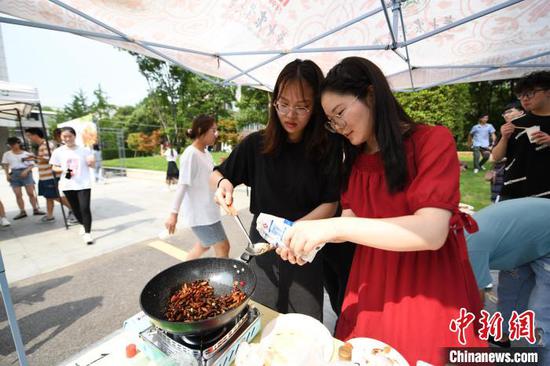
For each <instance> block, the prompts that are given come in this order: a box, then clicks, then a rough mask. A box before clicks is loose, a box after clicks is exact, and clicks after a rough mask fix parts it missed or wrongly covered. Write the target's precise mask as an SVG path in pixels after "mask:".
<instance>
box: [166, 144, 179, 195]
mask: <svg viewBox="0 0 550 366" xmlns="http://www.w3.org/2000/svg"><path fill="white" fill-rule="evenodd" d="M165 146H166V148H165V150H164V152H163V153H162V155H163V156H164V158H165V159H166V161H167V162H168V167H167V168H166V184H167V185H168V190H170V188H171V187H172V185H173V184H177V183H178V178H179V174H180V172H179V170H178V165H177V164H176V161H178V152H177V151H176V149H174V148H173V147H172V144H170V143H169V142H167V143H166V145H165Z"/></svg>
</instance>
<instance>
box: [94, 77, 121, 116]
mask: <svg viewBox="0 0 550 366" xmlns="http://www.w3.org/2000/svg"><path fill="white" fill-rule="evenodd" d="M94 97H95V101H94V102H93V103H92V105H91V106H90V110H91V112H92V113H94V114H95V115H96V116H97V118H98V119H106V118H109V117H110V115H111V113H112V112H114V111H115V109H116V107H115V106H114V105H113V104H110V103H109V101H108V97H107V94H105V92H104V91H103V89H101V85H98V86H97V89H96V90H94Z"/></svg>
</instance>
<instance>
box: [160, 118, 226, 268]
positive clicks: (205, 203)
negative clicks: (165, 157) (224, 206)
mask: <svg viewBox="0 0 550 366" xmlns="http://www.w3.org/2000/svg"><path fill="white" fill-rule="evenodd" d="M187 136H188V137H189V138H192V139H193V143H192V144H191V145H189V146H188V147H187V148H186V149H185V151H184V152H183V154H182V155H181V158H180V168H181V169H180V177H179V181H178V186H177V191H176V198H175V200H174V205H173V208H172V213H171V214H170V217H169V218H168V220H166V223H165V226H166V229H168V233H169V234H173V233H174V230H175V228H176V224H177V222H178V214H179V213H180V212H181V214H182V215H183V217H184V223H185V224H186V225H187V226H190V227H191V230H192V231H193V233H194V234H195V235H196V236H197V237H198V238H199V242H197V243H195V245H194V246H193V249H191V251H190V252H189V254H188V255H187V260H191V259H195V258H199V257H200V256H201V255H203V254H204V253H206V252H207V251H208V249H209V248H210V247H213V248H214V252H215V253H216V257H219V258H227V257H228V255H229V241H228V240H227V236H226V235H225V231H224V229H223V226H222V223H221V215H220V209H219V208H218V206H217V205H216V204H215V203H214V201H213V200H212V196H213V193H214V192H213V191H211V190H210V187H209V185H208V180H209V178H210V173H212V169H213V168H214V160H213V159H212V155H210V152H208V146H212V145H213V144H214V143H215V142H216V138H217V137H218V129H217V126H216V121H215V120H214V118H212V117H210V116H205V115H201V116H198V117H196V118H195V119H194V120H193V126H192V128H191V129H190V130H188V131H187Z"/></svg>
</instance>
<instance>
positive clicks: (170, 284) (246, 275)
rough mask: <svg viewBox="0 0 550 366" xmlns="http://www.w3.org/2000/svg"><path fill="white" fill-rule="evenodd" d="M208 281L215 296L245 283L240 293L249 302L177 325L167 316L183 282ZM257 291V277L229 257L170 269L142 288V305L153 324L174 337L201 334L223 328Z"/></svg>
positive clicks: (241, 263) (185, 263)
mask: <svg viewBox="0 0 550 366" xmlns="http://www.w3.org/2000/svg"><path fill="white" fill-rule="evenodd" d="M196 280H208V281H209V282H210V285H211V286H212V287H213V288H214V293H215V294H216V295H217V296H219V295H225V294H228V293H230V292H231V290H232V288H233V282H234V281H239V282H241V281H242V282H243V286H241V287H240V288H241V290H242V291H243V292H244V293H245V294H246V299H245V300H244V301H243V302H242V303H241V304H240V305H239V306H237V307H235V308H233V309H231V310H229V311H226V312H225V313H223V314H220V315H217V316H214V317H212V318H208V319H204V320H198V321H192V322H175V321H169V320H167V319H166V317H165V315H164V314H165V312H166V307H167V304H168V299H169V297H170V295H172V294H173V293H174V292H175V291H176V290H177V289H178V288H180V286H181V285H182V284H183V283H184V282H192V281H196ZM255 288H256V275H255V274H254V272H253V271H252V269H251V268H250V267H249V266H248V265H247V264H246V263H243V262H242V261H239V260H235V259H228V258H201V259H194V260H191V261H188V262H183V263H180V264H176V265H175V266H173V267H170V268H168V269H166V270H164V271H162V272H160V273H159V274H158V275H156V276H155V277H153V279H151V280H150V281H149V282H148V283H147V285H145V287H144V288H143V291H142V292H141V296H140V305H141V309H142V310H143V312H144V313H145V314H146V315H147V316H149V318H151V321H152V322H153V324H155V325H156V326H157V327H159V328H161V329H164V330H165V331H167V332H170V333H174V334H182V335H184V334H192V335H197V336H198V335H202V334H205V333H209V332H211V331H213V330H216V329H218V328H221V327H223V326H224V325H225V324H227V323H229V322H230V321H231V320H232V319H234V318H235V317H236V316H237V315H239V314H240V313H241V311H243V310H244V308H245V306H246V304H247V303H248V300H249V299H250V296H251V295H252V293H253V292H254V289H255Z"/></svg>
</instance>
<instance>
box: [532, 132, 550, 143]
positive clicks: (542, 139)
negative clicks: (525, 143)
mask: <svg viewBox="0 0 550 366" xmlns="http://www.w3.org/2000/svg"><path fill="white" fill-rule="evenodd" d="M531 136H532V139H533V141H535V143H536V144H537V145H543V144H549V145H550V135H549V134H547V133H546V132H543V131H538V132H535V133H534V134H533V135H531Z"/></svg>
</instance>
